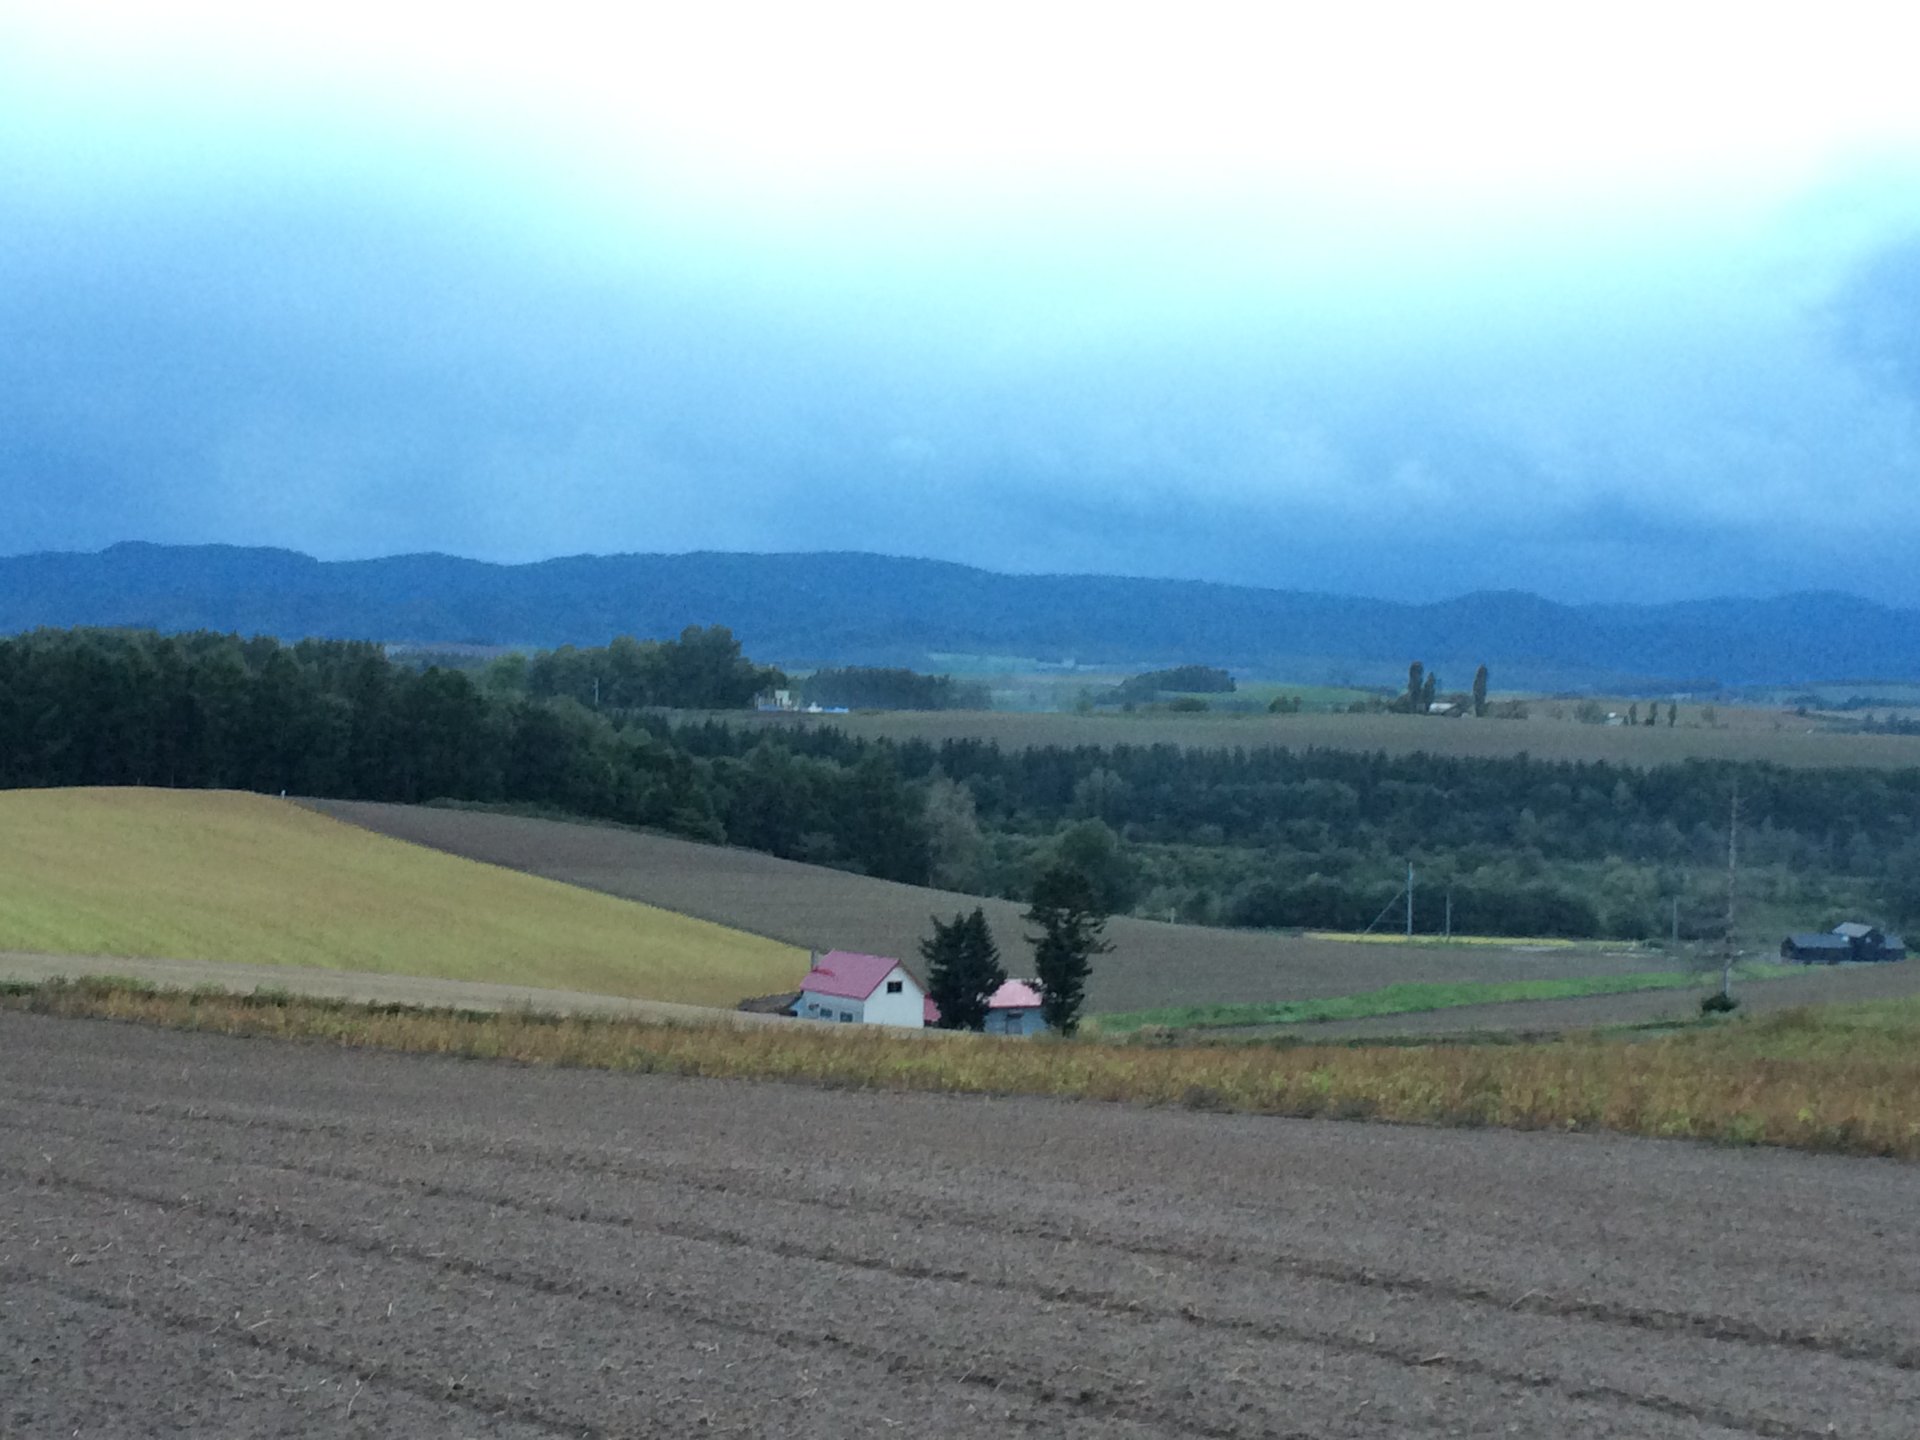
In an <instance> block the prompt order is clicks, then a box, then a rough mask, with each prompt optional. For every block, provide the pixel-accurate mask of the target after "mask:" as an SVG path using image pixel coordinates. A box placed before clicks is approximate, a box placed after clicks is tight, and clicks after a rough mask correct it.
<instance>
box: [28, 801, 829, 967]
mask: <svg viewBox="0 0 1920 1440" xmlns="http://www.w3.org/2000/svg"><path fill="white" fill-rule="evenodd" d="M0 834H4V835H5V837H6V844H7V863H6V864H5V865H3V866H0V950H22V951H37V952H40V953H43V954H53V955H88V956H93V955H117V956H127V957H141V956H152V957H165V958H169V959H177V960H202V961H219V962H227V963H236V962H237V963H247V964H255V965H259V964H277V965H289V966H304V967H319V968H324V969H329V970H343V971H362V972H372V973H384V974H398V975H419V976H426V977H433V978H439V979H447V980H468V981H481V982H498V983H508V984H515V985H523V986H534V987H540V988H550V989H562V990H575V991H587V992H593V993H597V994H603V995H617V996H626V997H630V998H638V999H649V1000H662V1001H676V1002H680V1003H685V1004H695V1005H732V1004H734V1003H736V1002H738V1001H740V1000H741V999H744V998H746V997H747V996H750V995H759V994H767V993H769V992H775V991H780V990H783V989H788V988H791V987H793V986H795V985H797V984H798V982H799V979H800V977H801V976H802V975H803V974H805V973H806V954H805V952H804V951H802V950H799V949H797V948H795V947H793V946H790V945H785V944H782V943H779V942H777V941H774V940H770V939H766V938H763V937H761V936H758V935H750V934H746V933H744V932H742V931H739V930H734V929H729V928H727V927H724V926H722V925H719V924H715V923H712V922H710V921H704V920H699V919H694V918H691V917H689V916H685V915H679V914H675V913H672V912H671V911H669V910H665V909H661V908H657V907H654V906H650V905H645V904H641V903H636V902H634V901H631V900H624V899H617V898H614V897H612V896H608V895H605V894H600V893H596V892H594V891H591V890H586V889H581V888H577V887H573V886H567V885H564V884H560V883H556V882H555V881H552V880H548V879H542V878H538V877H535V876H530V875H526V874H521V873H518V872H516V871H513V870H509V869H502V868H499V867H495V866H490V865H485V864H480V863H476V862H474V861H471V860H467V859H462V858H459V857H456V856H453V855H448V854H443V853H439V852H436V851H433V850H429V849H425V848H422V847H420V846H416V845H406V844H401V843H398V842H396V841H394V840H391V839H388V838H386V837H383V836H379V835H375V834H373V833H370V832H369V831H367V830H364V829H362V828H360V827H358V826H352V825H343V824H340V823H339V822H337V821H334V820H331V819H328V818H326V817H324V816H321V815H318V814H315V813H314V812H312V811H310V810H308V809H306V808H304V807H302V806H298V805H294V804H291V803H289V802H287V801H284V800H276V799H272V798H269V797H265V796H260V795H247V794H238V793H225V792H209V791H170V790H19V791H8V792H4V793H0Z"/></svg>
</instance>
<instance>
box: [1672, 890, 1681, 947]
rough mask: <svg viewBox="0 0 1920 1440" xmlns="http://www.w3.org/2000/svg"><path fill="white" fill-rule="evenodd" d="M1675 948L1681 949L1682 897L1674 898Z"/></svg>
mask: <svg viewBox="0 0 1920 1440" xmlns="http://www.w3.org/2000/svg"><path fill="white" fill-rule="evenodd" d="M1673 948H1674V949H1676V950H1678V949H1679V948H1680V897H1679V896H1678V895H1676V896H1674V897H1673Z"/></svg>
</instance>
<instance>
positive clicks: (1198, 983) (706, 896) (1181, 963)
mask: <svg viewBox="0 0 1920 1440" xmlns="http://www.w3.org/2000/svg"><path fill="white" fill-rule="evenodd" d="M306 803H308V804H311V805H313V806H314V807H315V808H316V809H319V810H323V811H324V812H326V813H327V814H330V815H336V816H338V817H339V818H341V819H343V820H348V821H352V822H353V823H355V824H359V825H365V826H368V827H369V828H371V829H374V830H378V831H380V832H381V833H382V834H386V835H392V836H397V837H400V838H402V839H405V840H410V841H413V842H415V843H417V844H420V845H431V846H435V847H438V848H440V849H444V850H447V851H450V852H452V853H454V854H458V855H465V856H469V857H472V858H474V859H477V860H484V861H486V862H488V863H489V864H494V865H508V866H513V867H515V868H518V869H522V870H526V871H529V872H531V873H533V874H536V875H545V876H548V877H550V878H553V879H556V880H563V881H566V882H567V883H568V884H572V885H584V886H588V887H591V888H593V889H596V890H603V891H605V892H607V893H608V894H612V895H622V896H627V897H629V898H632V899H636V900H644V901H647V902H649V903H651V904H655V905H663V906H666V907H667V908H669V909H672V910H679V911H683V912H685V913H687V914H691V915H699V916H702V917H704V918H706V919H710V920H714V921H718V922H720V923H722V924H726V925H735V926H738V927H740V928H741V929H743V930H752V931H755V932H757V933H759V934H764V935H770V936H773V937H775V938H777V939H780V940H784V941H787V942H788V943H790V944H794V945H804V946H807V947H809V948H810V949H818V950H834V949H841V950H861V951H866V952H868V953H871V954H877V955H896V956H899V957H901V958H903V959H905V960H906V961H907V962H908V963H909V965H911V966H912V967H914V968H915V969H916V970H918V969H920V959H919V954H920V951H919V945H920V941H921V939H922V938H924V937H925V936H926V935H927V934H928V932H929V931H930V929H931V928H932V927H931V924H930V921H929V917H931V916H934V915H938V916H940V918H942V919H948V918H951V917H952V916H953V915H954V914H955V913H956V912H958V911H961V910H971V909H973V907H974V906H976V905H978V906H980V907H981V908H982V909H983V910H984V911H985V912H986V916H987V922H988V924H989V925H990V926H991V927H992V929H993V934H994V938H995V940H996V941H997V942H998V943H999V946H1000V952H1001V957H1002V960H1003V961H1004V963H1005V965H1006V968H1007V970H1008V971H1009V972H1010V973H1012V974H1014V975H1024V974H1028V973H1031V966H1032V951H1031V950H1030V949H1029V947H1028V945H1027V943H1026V941H1025V939H1024V938H1023V937H1024V936H1025V935H1026V933H1027V931H1028V930H1029V929H1030V928H1031V927H1029V926H1028V925H1027V924H1026V923H1025V922H1024V921H1023V920H1022V919H1021V918H1020V915H1021V911H1022V910H1023V909H1024V908H1025V907H1023V906H1021V905H1018V904H1016V903H1014V902H1012V901H1009V900H983V899H980V898H979V897H977V896H973V895H960V894H955V893H953V892H950V891H944V890H928V889H922V888H920V887H918V886H913V885H900V884H896V883H894V882H893V881H891V880H875V879H872V878H870V877H868V876H865V875H849V874H847V873H846V872H845V871H841V870H829V869H825V868H823V867H821V866H818V865H802V864H800V863H798V862H796V861H792V860H781V859H777V858H775V857H774V856H772V855H762V854H760V853H758V852H756V851H752V850H734V849H729V848H727V847H725V846H719V845H699V844H695V843H693V842H692V841H688V840H676V839H672V838H670V837H668V836H664V835H649V834H642V833H640V832H638V831H633V830H623V829H616V828H613V827H610V826H602V825H584V824H574V823H570V822H566V821H558V820H531V819H523V818H521V817H518V816H513V815H491V814H484V813H479V812H475V811H471V810H442V809H435V808H432V807H422V806H409V805H380V804H374V803H371V802H363V801H352V800H319V801H308V802H306ZM1108 934H1109V935H1110V937H1111V938H1112V940H1113V941H1114V949H1113V953H1112V954H1110V955H1103V956H1101V957H1100V958H1099V959H1098V960H1096V961H1095V963H1094V969H1093V976H1092V979H1091V981H1090V982H1089V985H1088V990H1087V1005H1088V1009H1089V1011H1090V1012H1098V1011H1106V1012H1113V1011H1125V1010H1144V1009H1150V1008H1153V1007H1156V1006H1161V1005H1180V1004H1196V1005H1197V1004H1215V1003H1222V1004H1226V1003H1239V1002H1254V1001H1278V1000H1307V999H1318V998H1322V997H1325V996H1330V995H1351V994H1354V993H1355V992H1357V991H1361V990H1373V989H1378V988H1380V987H1382V986H1385V985H1393V984H1399V983H1402V982H1406V981H1418V980H1528V979H1546V978H1553V977H1558V976H1564V975H1600V974H1607V975H1613V974H1630V973H1633V972H1636V971H1644V970H1648V969H1654V968H1661V967H1659V966H1658V965H1657V964H1654V963H1652V962H1650V961H1649V960H1648V958H1647V957H1646V956H1634V955H1629V954H1612V953H1607V952H1605V951H1603V950H1601V949H1599V948H1596V947H1589V946H1579V947H1569V948H1565V949H1559V948H1555V949H1549V950H1540V949H1537V948H1530V947H1526V946H1520V945H1516V946H1513V947H1508V946H1503V945H1462V946H1453V947H1443V946H1402V945H1354V944H1349V943H1345V942H1342V941H1338V940H1316V939H1310V938H1305V937H1301V936H1286V935H1276V934H1272V933H1268V932H1262V931H1254V930H1216V929H1208V928H1204V927H1202V926H1198V925H1167V924H1161V923H1159V922H1157V921H1152V920H1138V919H1133V918H1130V917H1121V918H1117V919H1115V920H1114V921H1112V922H1111V924H1110V926H1109V927H1108ZM769 988H772V987H769Z"/></svg>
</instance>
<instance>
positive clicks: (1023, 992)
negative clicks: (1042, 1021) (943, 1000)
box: [927, 980, 1040, 1025]
mask: <svg viewBox="0 0 1920 1440" xmlns="http://www.w3.org/2000/svg"><path fill="white" fill-rule="evenodd" d="M1039 1008H1040V992H1039V991H1038V990H1036V989H1034V988H1033V986H1031V985H1030V984H1028V983H1027V982H1026V981H1025V980H1008V981H1005V982H1004V983H1002V985H1001V986H1000V988H999V989H998V990H996V991H994V992H993V995H992V996H991V997H990V998H989V999H988V1001H987V1009H989V1010H1038V1009H1039ZM939 1023H940V1007H939V1006H938V1005H936V1004H934V1003H933V1001H931V1000H929V1001H927V1024H929V1025H938V1024H939Z"/></svg>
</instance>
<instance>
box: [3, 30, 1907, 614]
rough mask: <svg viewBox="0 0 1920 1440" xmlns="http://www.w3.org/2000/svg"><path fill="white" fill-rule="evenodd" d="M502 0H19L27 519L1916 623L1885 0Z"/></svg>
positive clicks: (1902, 107)
mask: <svg viewBox="0 0 1920 1440" xmlns="http://www.w3.org/2000/svg"><path fill="white" fill-rule="evenodd" d="M515 8H516V10H517V11H518V12H519V14H518V15H517V16H516V17H515V18H511V19H494V18H489V13H490V12H489V11H488V8H487V7H485V6H464V7H447V8H445V9H441V8H439V7H432V6H409V5H407V4H405V3H401V0H387V3H381V4H361V3H358V0H344V3H341V0H336V3H332V4H328V5H326V6H314V7H303V6H297V5H282V6H268V5H261V4H258V3H257V0H255V3H248V4H245V5H235V4H222V3H204V4H202V3H192V0H186V3H173V4H169V5H166V6H154V5H150V4H116V3H93V0H62V3H61V4H58V5H49V4H45V3H38V0H29V3H15V0H0V498H4V500H5V502H6V503H5V505H4V507H3V508H0V553H19V552H25V551H32V550H39V549H95V548H98V547H100V546H103V545H106V544H110V543H112V542H113V541H116V540H121V539H148V540H161V541H203V540H218V541H228V542H233V543H242V544H271V545H282V546H288V547H291V548H294V549H299V550H304V551H307V552H309V553H313V554H317V555H321V556H323V557H349V556H368V555H381V554H392V553H398V552H403V551H412V550H443V551H448V552H452V553H456V554H462V555H471V556H477V557H481V558H487V559H497V560H528V559H538V558H543V557H546V556H551V555H558V554H570V553H579V552H583V551H593V552H609V551H622V550H668V551H678V550H690V549H748V550H812V549H863V550H877V551H884V552H889V553H899V554H915V555H928V556H936V557H940V558H945V559H953V560H962V561H967V562H971V563H975V564H981V565H986V566H990V567H995V568H1002V569H1016V570H1076V571H1089V570H1091V571H1107V572H1118V573H1128V574H1152V575H1182V576H1194V577H1200V578H1206V579H1217V580H1230V581H1244V582H1252V583H1260V584H1270V585H1276V586H1282V587H1296V588H1308V589H1332V590H1341V591H1351V592H1356V593H1364V594H1372V595H1381V596H1389V597H1396V598H1437V597H1440V596H1445V595H1450V594H1455V593H1459V592H1462V591H1466V590H1472V589H1490V588H1510V587H1517V588H1525V589H1532V590H1537V591H1540V592H1542V593H1544V594H1548V595H1551V596H1554V597H1556V598H1562V599H1598V598H1621V599H1630V600H1656V599H1667V598H1676V597H1683V596H1693V595H1703V594H1712V593H1774V592H1778V591H1782V590H1791V589H1800V588H1828V589H1846V590H1852V591H1856V592H1858V593H1863V594H1867V595H1871V596H1873V597H1875V598H1879V599H1883V600H1888V601H1893V602H1897V603H1908V601H1907V597H1908V595H1909V594H1910V593H1911V591H1912V588H1913V583H1914V581H1913V577H1914V575H1915V573H1916V563H1915V558H1914V555H1915V543H1914V542H1915V540H1916V538H1920V86H1916V85H1915V84H1914V83H1913V78H1912V67H1911V64H1910V56H1911V47H1910V46H1909V45H1908V44H1907V43H1905V37H1904V36H1903V35H1898V34H1895V33H1892V32H1890V31H1888V30H1887V29H1886V28H1885V27H1886V25H1887V23H1888V22H1886V21H1885V20H1883V19H1880V18H1878V17H1879V16H1883V15H1885V14H1887V13H1889V9H1890V7H1885V6H1872V7H1865V6H1862V7H1858V8H1849V7H1847V6H1844V5H1828V6H1825V7H1822V8H1821V9H1820V11H1819V12H1818V19H1817V21H1816V19H1815V18H1814V14H1815V12H1813V11H1812V10H1811V9H1808V8H1806V7H1796V8H1797V9H1798V12H1799V14H1800V16H1801V18H1800V19H1799V20H1798V21H1796V22H1794V23H1787V22H1775V21H1771V20H1767V19H1764V18H1762V17H1761V16H1760V14H1759V12H1757V11H1756V10H1754V9H1753V8H1752V7H1744V6H1743V7H1726V8H1724V9H1723V8H1721V7H1716V6H1710V5H1688V6H1676V5H1672V4H1664V5H1658V6H1646V7H1637V6H1632V5H1625V6H1622V5H1612V6H1606V7H1598V6H1590V7H1581V8H1580V9H1579V11H1578V12H1576V10H1575V8H1574V7H1568V6H1545V5H1539V4H1529V5H1515V6H1484V5H1470V4H1467V5H1449V6H1444V7H1434V6H1422V7H1417V8H1416V7H1401V6H1368V5H1351V6H1338V7H1335V6H1297V7H1294V6H1289V7H1281V6H1258V7H1255V6H1246V7H1238V6H1236V7H1208V6H1205V5H1194V4H1184V5H1181V6H1178V7H1175V6H1171V5H1167V6H1163V7H1160V18H1158V19H1125V18H1122V14H1121V12H1122V11H1123V10H1124V8H1125V7H1113V6H1110V5H1048V4H1044V3H1040V0H1026V3H1022V4H1017V5H1006V6H997V5H993V4H982V3H968V4H965V5H957V4H956V5H952V6H941V5H936V4H927V5H902V4H897V3H894V4H876V5H872V6H847V5H840V4H834V3H827V0H823V3H815V4H809V5H806V6H785V7H781V8H780V10H779V11H777V12H773V13H769V12H768V11H766V10H763V9H762V7H758V6H754V7H744V6H742V7H734V6H726V5H719V4H702V5H674V6H665V5H662V6H660V7H657V8H658V10H659V11H660V12H661V13H659V14H656V15H646V16H644V18H638V19H634V20H631V21H627V22H622V23H611V22H609V21H608V20H607V19H606V18H605V15H604V14H603V13H601V12H603V11H605V10H612V9H614V8H616V7H606V6H600V5H593V6H587V5H575V4H572V3H568V0H545V3H543V4H541V5H539V6H522V7H515ZM633 8H634V9H636V11H646V10H649V9H653V8H655V7H633ZM1322 10H1327V11H1332V10H1338V11H1339V15H1338V16H1318V15H1315V16H1313V17H1312V18H1308V12H1310V11H1311V12H1318V11H1322ZM303 11H304V12H308V13H302V12H303ZM681 12H692V13H681ZM1283 15H1286V16H1291V17H1292V18H1285V19H1282V18H1278V17H1280V16H1283ZM1416 16H1424V17H1425V18H1414V17H1416ZM1256 17H1257V18H1256Z"/></svg>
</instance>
